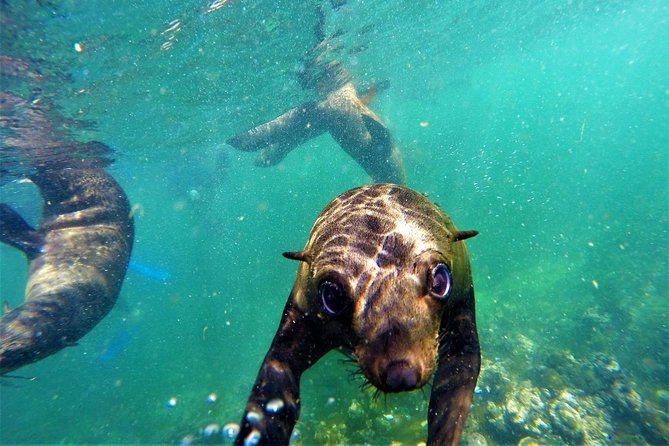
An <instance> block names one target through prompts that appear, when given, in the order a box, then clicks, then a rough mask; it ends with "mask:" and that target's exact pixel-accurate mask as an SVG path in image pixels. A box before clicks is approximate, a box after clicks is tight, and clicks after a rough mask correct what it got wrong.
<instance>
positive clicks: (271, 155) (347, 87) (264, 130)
mask: <svg viewBox="0 0 669 446" xmlns="http://www.w3.org/2000/svg"><path fill="white" fill-rule="evenodd" d="M335 63H336V61H335ZM337 69H339V68H337ZM342 69H343V68H342ZM325 132H329V133H330V135H331V136H332V138H333V139H334V140H335V141H336V142H337V144H339V146H340V147H341V148H343V149H344V151H345V152H346V153H347V154H348V155H349V156H350V157H351V158H353V159H354V160H355V161H356V162H357V163H358V164H359V165H360V166H361V167H362V168H363V169H364V170H365V171H366V172H367V174H369V176H371V177H372V180H373V181H376V182H389V183H397V184H404V183H406V174H405V171H404V165H403V162H402V155H401V153H400V151H399V149H398V148H397V146H396V145H395V143H394V142H393V138H392V136H391V134H390V131H389V130H388V128H387V127H386V125H385V124H384V123H383V121H382V120H381V118H379V117H378V116H377V115H376V114H375V113H374V112H373V111H372V110H371V109H370V108H369V107H368V106H367V104H366V103H365V102H363V99H361V98H360V96H359V95H358V92H357V91H356V89H355V87H354V85H353V83H352V82H346V83H345V84H344V85H343V86H341V87H339V88H337V89H336V90H334V91H332V92H330V93H329V94H328V95H327V96H326V97H325V98H324V99H322V100H321V101H319V102H313V101H311V102H306V103H304V104H301V105H299V106H298V107H295V108H292V109H290V110H288V111H287V112H285V113H283V114H282V115H280V116H278V117H277V118H274V119H273V120H271V121H269V122H266V123H264V124H261V125H259V126H257V127H254V128H252V129H250V130H247V131H244V132H242V133H239V134H237V135H235V136H233V137H232V138H230V139H228V140H227V143H228V144H230V145H231V146H233V147H235V148H236V149H239V150H243V151H247V152H250V151H258V150H260V153H259V155H258V157H257V158H256V165H257V166H260V167H266V166H273V165H276V164H278V163H279V162H280V161H281V160H283V159H284V158H285V156H286V155H287V154H288V153H289V152H290V151H291V150H293V149H294V148H296V147H298V146H300V145H302V144H304V143H305V142H306V141H308V140H309V139H311V138H315V137H316V136H319V135H321V134H323V133H325Z"/></svg>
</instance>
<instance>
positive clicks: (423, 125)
mask: <svg viewBox="0 0 669 446" xmlns="http://www.w3.org/2000/svg"><path fill="white" fill-rule="evenodd" d="M418 125H420V126H421V127H423V128H425V127H427V126H429V125H430V123H429V122H427V121H421V122H420V124H418Z"/></svg>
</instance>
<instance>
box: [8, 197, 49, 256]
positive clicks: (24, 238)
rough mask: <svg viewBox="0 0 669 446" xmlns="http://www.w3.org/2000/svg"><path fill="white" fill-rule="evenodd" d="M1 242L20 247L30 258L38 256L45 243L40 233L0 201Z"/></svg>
mask: <svg viewBox="0 0 669 446" xmlns="http://www.w3.org/2000/svg"><path fill="white" fill-rule="evenodd" d="M0 242H3V243H6V244H8V245H10V246H13V247H15V248H17V249H20V250H21V251H23V252H24V253H25V254H26V255H27V256H28V259H33V258H35V257H37V256H38V255H39V254H40V253H41V252H42V245H43V244H44V240H43V239H42V236H41V235H40V233H39V232H37V231H35V229H33V228H32V227H31V226H30V225H29V224H28V223H27V222H26V221H25V220H24V219H23V217H21V216H20V215H19V214H18V212H16V211H15V210H14V209H12V208H11V207H9V205H7V204H5V203H0Z"/></svg>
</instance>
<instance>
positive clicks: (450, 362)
mask: <svg viewBox="0 0 669 446" xmlns="http://www.w3.org/2000/svg"><path fill="white" fill-rule="evenodd" d="M480 366H481V352H480V347H479V339H478V334H477V333H476V321H475V316H474V289H473V288H470V289H469V290H468V291H467V293H465V295H464V298H462V299H461V300H459V301H458V302H457V304H456V305H455V306H453V307H449V308H447V309H446V310H445V312H444V315H443V317H442V327H441V333H440V341H439V359H438V363H437V371H436V372H435V374H434V382H433V383H432V395H431V396H430V405H429V408H428V415H427V419H428V434H427V444H428V445H429V446H437V445H456V444H457V443H458V440H459V438H460V434H461V433H462V428H463V427H464V424H465V420H466V418H467V412H468V411H469V406H470V403H471V400H472V395H473V393H474V388H475V387H476V380H477V378H478V375H479V369H480Z"/></svg>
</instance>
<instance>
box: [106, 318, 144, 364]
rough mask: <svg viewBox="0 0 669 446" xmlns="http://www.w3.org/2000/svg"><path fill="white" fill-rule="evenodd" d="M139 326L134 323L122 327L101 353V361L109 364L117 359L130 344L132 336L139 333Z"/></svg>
mask: <svg viewBox="0 0 669 446" xmlns="http://www.w3.org/2000/svg"><path fill="white" fill-rule="evenodd" d="M137 330H138V326H137V325H133V326H131V327H128V328H123V329H121V330H120V331H119V332H118V333H116V335H115V336H114V337H113V338H112V339H111V340H110V341H109V342H108V343H107V345H106V346H105V349H104V350H103V351H102V353H101V354H100V362H102V364H109V363H110V362H111V361H113V360H114V359H116V358H117V357H118V356H119V355H120V354H121V352H122V351H123V350H125V348H126V347H127V346H128V344H130V341H131V340H132V338H134V337H135V334H136V333H137Z"/></svg>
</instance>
